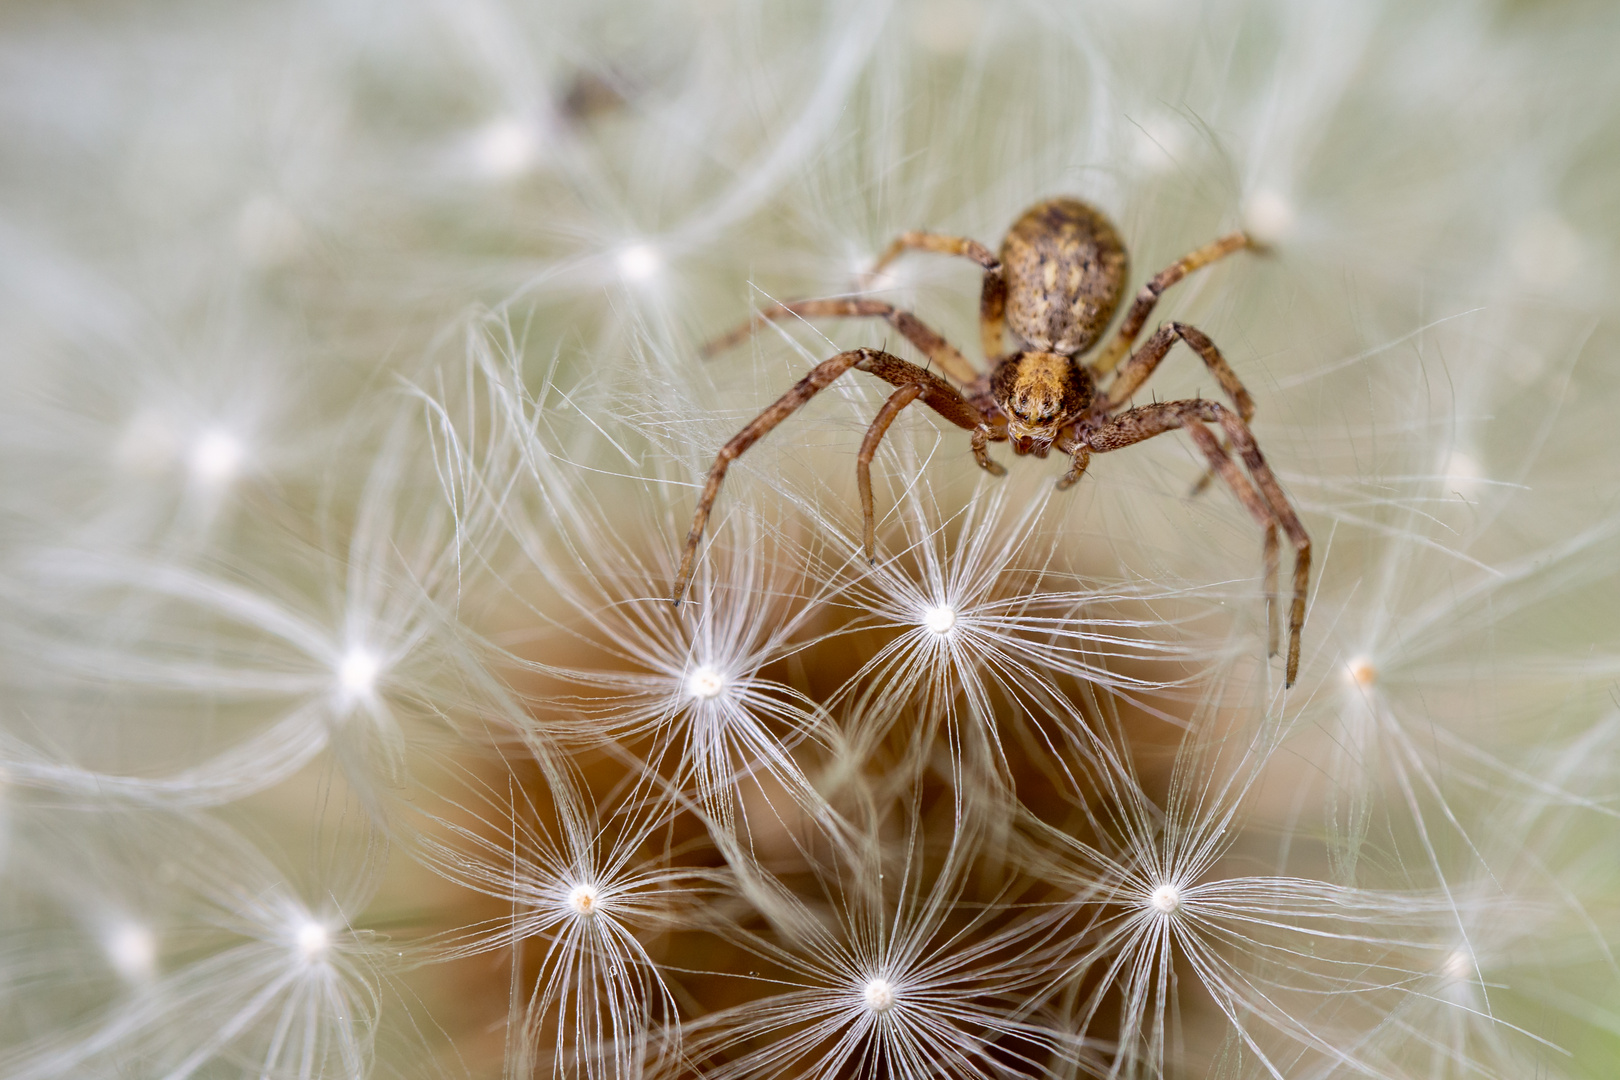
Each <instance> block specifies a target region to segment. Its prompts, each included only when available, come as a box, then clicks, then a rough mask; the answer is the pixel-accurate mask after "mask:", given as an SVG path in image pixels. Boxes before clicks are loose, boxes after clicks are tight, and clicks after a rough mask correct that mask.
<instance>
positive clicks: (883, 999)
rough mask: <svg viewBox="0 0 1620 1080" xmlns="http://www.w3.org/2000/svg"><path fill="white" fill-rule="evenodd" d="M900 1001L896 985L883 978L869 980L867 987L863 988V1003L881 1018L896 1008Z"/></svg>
mask: <svg viewBox="0 0 1620 1080" xmlns="http://www.w3.org/2000/svg"><path fill="white" fill-rule="evenodd" d="M898 999H899V996H898V994H897V993H896V992H895V987H894V984H893V983H891V982H890V981H889V980H888V979H885V978H883V977H882V976H879V977H877V978H875V979H869V980H867V983H866V985H865V986H864V987H862V988H861V1001H862V1002H863V1003H864V1004H865V1005H866V1007H867V1008H868V1009H870V1010H871V1011H872V1012H874V1013H876V1014H878V1015H879V1016H882V1015H883V1014H884V1013H886V1012H888V1011H889V1010H890V1009H892V1008H894V1005H895V1002H896V1001H897V1000H898Z"/></svg>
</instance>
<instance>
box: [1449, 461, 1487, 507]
mask: <svg viewBox="0 0 1620 1080" xmlns="http://www.w3.org/2000/svg"><path fill="white" fill-rule="evenodd" d="M1444 468H1445V474H1446V493H1447V494H1448V495H1454V496H1456V497H1457V498H1459V499H1468V498H1471V497H1472V496H1473V494H1474V492H1475V491H1476V490H1477V489H1478V488H1479V482H1480V481H1481V480H1482V479H1484V477H1485V473H1484V471H1483V470H1481V469H1480V466H1479V462H1478V461H1477V460H1475V459H1474V458H1473V456H1471V455H1469V454H1465V453H1463V452H1462V451H1461V450H1453V451H1452V452H1451V453H1450V455H1448V456H1447V458H1446V461H1445V466H1444Z"/></svg>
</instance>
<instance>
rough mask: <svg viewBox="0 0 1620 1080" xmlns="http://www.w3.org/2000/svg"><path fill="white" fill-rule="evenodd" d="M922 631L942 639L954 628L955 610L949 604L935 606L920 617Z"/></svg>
mask: <svg viewBox="0 0 1620 1080" xmlns="http://www.w3.org/2000/svg"><path fill="white" fill-rule="evenodd" d="M922 624H923V629H925V630H927V631H929V632H930V633H934V634H938V635H940V636H941V637H944V636H945V635H946V634H949V633H950V632H951V631H952V630H954V629H955V628H956V609H955V608H953V607H951V606H950V605H949V604H935V605H934V606H933V607H930V608H927V609H926V610H924V611H923V615H922Z"/></svg>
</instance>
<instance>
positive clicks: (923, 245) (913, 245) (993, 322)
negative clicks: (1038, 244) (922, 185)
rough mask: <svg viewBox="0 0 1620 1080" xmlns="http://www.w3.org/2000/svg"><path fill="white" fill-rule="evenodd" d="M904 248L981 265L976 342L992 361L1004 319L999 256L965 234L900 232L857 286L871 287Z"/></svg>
mask: <svg viewBox="0 0 1620 1080" xmlns="http://www.w3.org/2000/svg"><path fill="white" fill-rule="evenodd" d="M907 251H931V252H933V253H934V254H936V255H958V256H961V257H962V258H965V259H972V260H973V261H974V262H976V263H978V264H979V265H980V266H982V267H984V287H983V288H982V289H981V290H980V291H979V342H980V344H981V345H982V346H983V348H984V358H985V361H986V362H987V363H994V362H995V359H996V357H998V356H1000V355H1001V352H1002V349H1001V346H1002V337H1003V331H1004V329H1005V327H1006V322H1007V320H1006V310H1007V279H1006V278H1005V277H1004V276H1003V275H1002V272H1001V260H1000V259H998V258H997V257H996V256H995V254H994V253H993V252H992V251H991V250H990V249H989V248H987V247H985V246H984V245H983V244H981V243H979V242H978V241H977V240H970V239H968V238H967V237H965V236H946V235H944V234H943V233H930V232H904V233H901V234H900V235H899V236H897V237H895V238H894V240H893V241H891V242H890V244H889V246H888V247H887V248H885V249H884V250H883V254H882V255H879V256H878V260H877V262H875V263H873V264H872V269H871V270H868V271H867V272H866V273H865V274H864V275H863V276H862V277H861V288H862V289H871V288H873V287H874V286H875V285H876V284H877V278H878V276H879V275H880V274H882V273H883V269H884V267H886V266H888V265H889V264H890V263H891V262H893V261H894V260H895V259H897V258H899V257H900V256H901V255H903V254H904V253H905V252H907Z"/></svg>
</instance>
